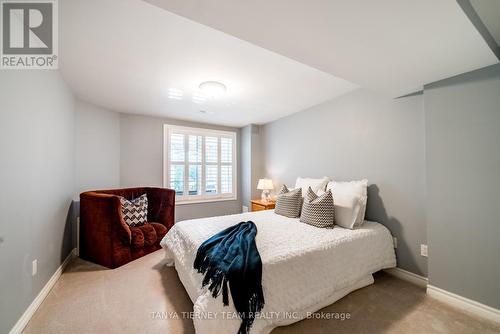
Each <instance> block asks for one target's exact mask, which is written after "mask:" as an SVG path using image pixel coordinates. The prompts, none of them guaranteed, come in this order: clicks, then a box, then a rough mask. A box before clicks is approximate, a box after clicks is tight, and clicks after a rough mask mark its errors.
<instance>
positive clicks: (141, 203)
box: [120, 194, 148, 227]
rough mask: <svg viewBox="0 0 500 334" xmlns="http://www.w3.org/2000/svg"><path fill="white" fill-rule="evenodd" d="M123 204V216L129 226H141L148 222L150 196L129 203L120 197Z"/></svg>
mask: <svg viewBox="0 0 500 334" xmlns="http://www.w3.org/2000/svg"><path fill="white" fill-rule="evenodd" d="M120 202H121V204H122V216H123V219H124V220H125V223H127V224H128V225H129V226H131V227H134V226H140V225H143V224H145V223H147V220H148V196H147V195H146V194H144V195H141V196H139V197H137V198H136V199H133V200H131V201H129V200H128V199H126V198H124V197H120Z"/></svg>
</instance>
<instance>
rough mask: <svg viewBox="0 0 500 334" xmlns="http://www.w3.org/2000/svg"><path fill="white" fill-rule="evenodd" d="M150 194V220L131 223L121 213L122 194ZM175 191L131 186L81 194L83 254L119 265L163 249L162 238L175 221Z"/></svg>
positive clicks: (111, 266)
mask: <svg viewBox="0 0 500 334" xmlns="http://www.w3.org/2000/svg"><path fill="white" fill-rule="evenodd" d="M143 194H147V197H148V223H149V224H144V225H142V226H138V227H130V226H128V225H127V224H126V223H125V221H124V220H123V217H122V211H121V204H120V196H122V197H125V198H126V199H128V200H132V199H135V198H137V197H139V196H141V195H143ZM174 211H175V191H173V190H171V189H162V188H129V189H117V190H99V191H88V192H84V193H82V194H80V257H81V258H82V259H85V260H88V261H92V262H94V263H97V264H100V265H103V266H105V267H108V268H116V267H119V266H122V265H124V264H126V263H128V262H130V261H133V260H135V259H137V258H139V257H141V256H144V255H146V254H149V253H151V252H154V251H155V250H157V249H160V248H161V246H160V241H161V239H162V238H163V237H164V236H165V234H166V233H167V232H168V230H169V229H170V228H171V227H172V226H173V225H174Z"/></svg>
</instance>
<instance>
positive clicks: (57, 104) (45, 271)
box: [0, 70, 75, 333]
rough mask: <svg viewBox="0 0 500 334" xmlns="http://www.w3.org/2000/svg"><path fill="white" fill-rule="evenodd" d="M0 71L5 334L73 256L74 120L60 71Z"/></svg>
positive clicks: (0, 302) (0, 320) (0, 260)
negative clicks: (34, 263) (35, 268)
mask: <svg viewBox="0 0 500 334" xmlns="http://www.w3.org/2000/svg"><path fill="white" fill-rule="evenodd" d="M1 72H2V73H1V74H0V118H1V119H0V184H1V186H2V191H1V192H0V267H1V268H2V269H1V270H0V296H1V297H0V333H8V332H9V331H10V329H11V328H12V326H14V324H15V323H16V322H17V320H18V319H19V317H20V316H21V315H22V314H23V312H24V311H25V310H26V308H27V307H28V305H29V304H30V303H31V302H32V301H33V299H34V298H35V297H36V295H37V294H38V293H39V292H40V290H41V289H42V287H43V286H44V285H45V284H46V283H47V281H48V280H49V278H50V277H51V276H52V275H53V274H54V272H55V271H56V269H57V268H58V267H59V265H60V264H61V263H62V261H63V260H64V259H65V258H66V256H67V255H68V254H69V252H70V251H71V249H72V245H71V231H70V224H69V222H67V220H69V218H68V217H69V209H70V205H71V199H72V197H73V194H74V190H75V187H74V185H75V175H74V174H75V165H74V163H75V153H74V145H75V142H74V141H75V140H74V138H75V136H74V132H75V115H74V100H73V96H72V94H71V92H70V91H69V89H68V88H67V86H66V84H65V83H64V82H63V80H62V78H61V76H60V74H59V72H58V71H28V70H26V71H1ZM34 259H38V274H37V275H36V276H34V277H32V276H31V262H32V261H33V260H34Z"/></svg>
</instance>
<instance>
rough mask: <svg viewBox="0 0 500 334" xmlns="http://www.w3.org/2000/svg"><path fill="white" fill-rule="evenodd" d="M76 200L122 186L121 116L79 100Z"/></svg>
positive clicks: (76, 107) (77, 108)
mask: <svg viewBox="0 0 500 334" xmlns="http://www.w3.org/2000/svg"><path fill="white" fill-rule="evenodd" d="M75 109H76V148H75V150H76V197H78V194H79V193H81V192H83V191H86V190H95V189H110V188H118V187H119V186H120V114H119V113H117V112H113V111H109V110H107V109H104V108H101V107H98V106H95V105H92V104H89V103H87V102H83V101H79V100H77V101H76V105H75Z"/></svg>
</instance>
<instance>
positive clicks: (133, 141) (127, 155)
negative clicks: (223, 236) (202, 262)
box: [120, 114, 242, 221]
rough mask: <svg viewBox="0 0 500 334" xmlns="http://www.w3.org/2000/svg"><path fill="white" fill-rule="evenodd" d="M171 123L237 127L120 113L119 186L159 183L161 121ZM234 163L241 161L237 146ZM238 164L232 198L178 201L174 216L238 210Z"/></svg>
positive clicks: (161, 169) (238, 140) (160, 176)
mask: <svg viewBox="0 0 500 334" xmlns="http://www.w3.org/2000/svg"><path fill="white" fill-rule="evenodd" d="M164 124H173V125H180V126H192V127H200V128H208V129H216V130H225V131H235V132H237V145H238V146H239V143H240V141H241V136H240V129H235V128H228V127H221V126H214V125H207V124H198V123H191V122H185V121H179V120H173V119H167V118H158V117H150V116H138V115H128V114H121V115H120V137H121V149H120V152H121V154H120V156H121V158H120V185H121V187H135V186H155V187H162V186H163V125H164ZM237 151H238V154H237V155H238V164H239V163H240V161H241V157H240V151H241V150H240V149H239V147H238V149H237ZM240 171H241V168H239V166H238V198H237V200H235V201H221V202H212V203H197V204H184V205H178V206H177V207H176V209H175V216H176V220H177V221H179V220H184V219H190V218H200V217H211V216H220V215H227V214H233V213H240V212H241V203H242V202H241V172H240Z"/></svg>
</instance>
